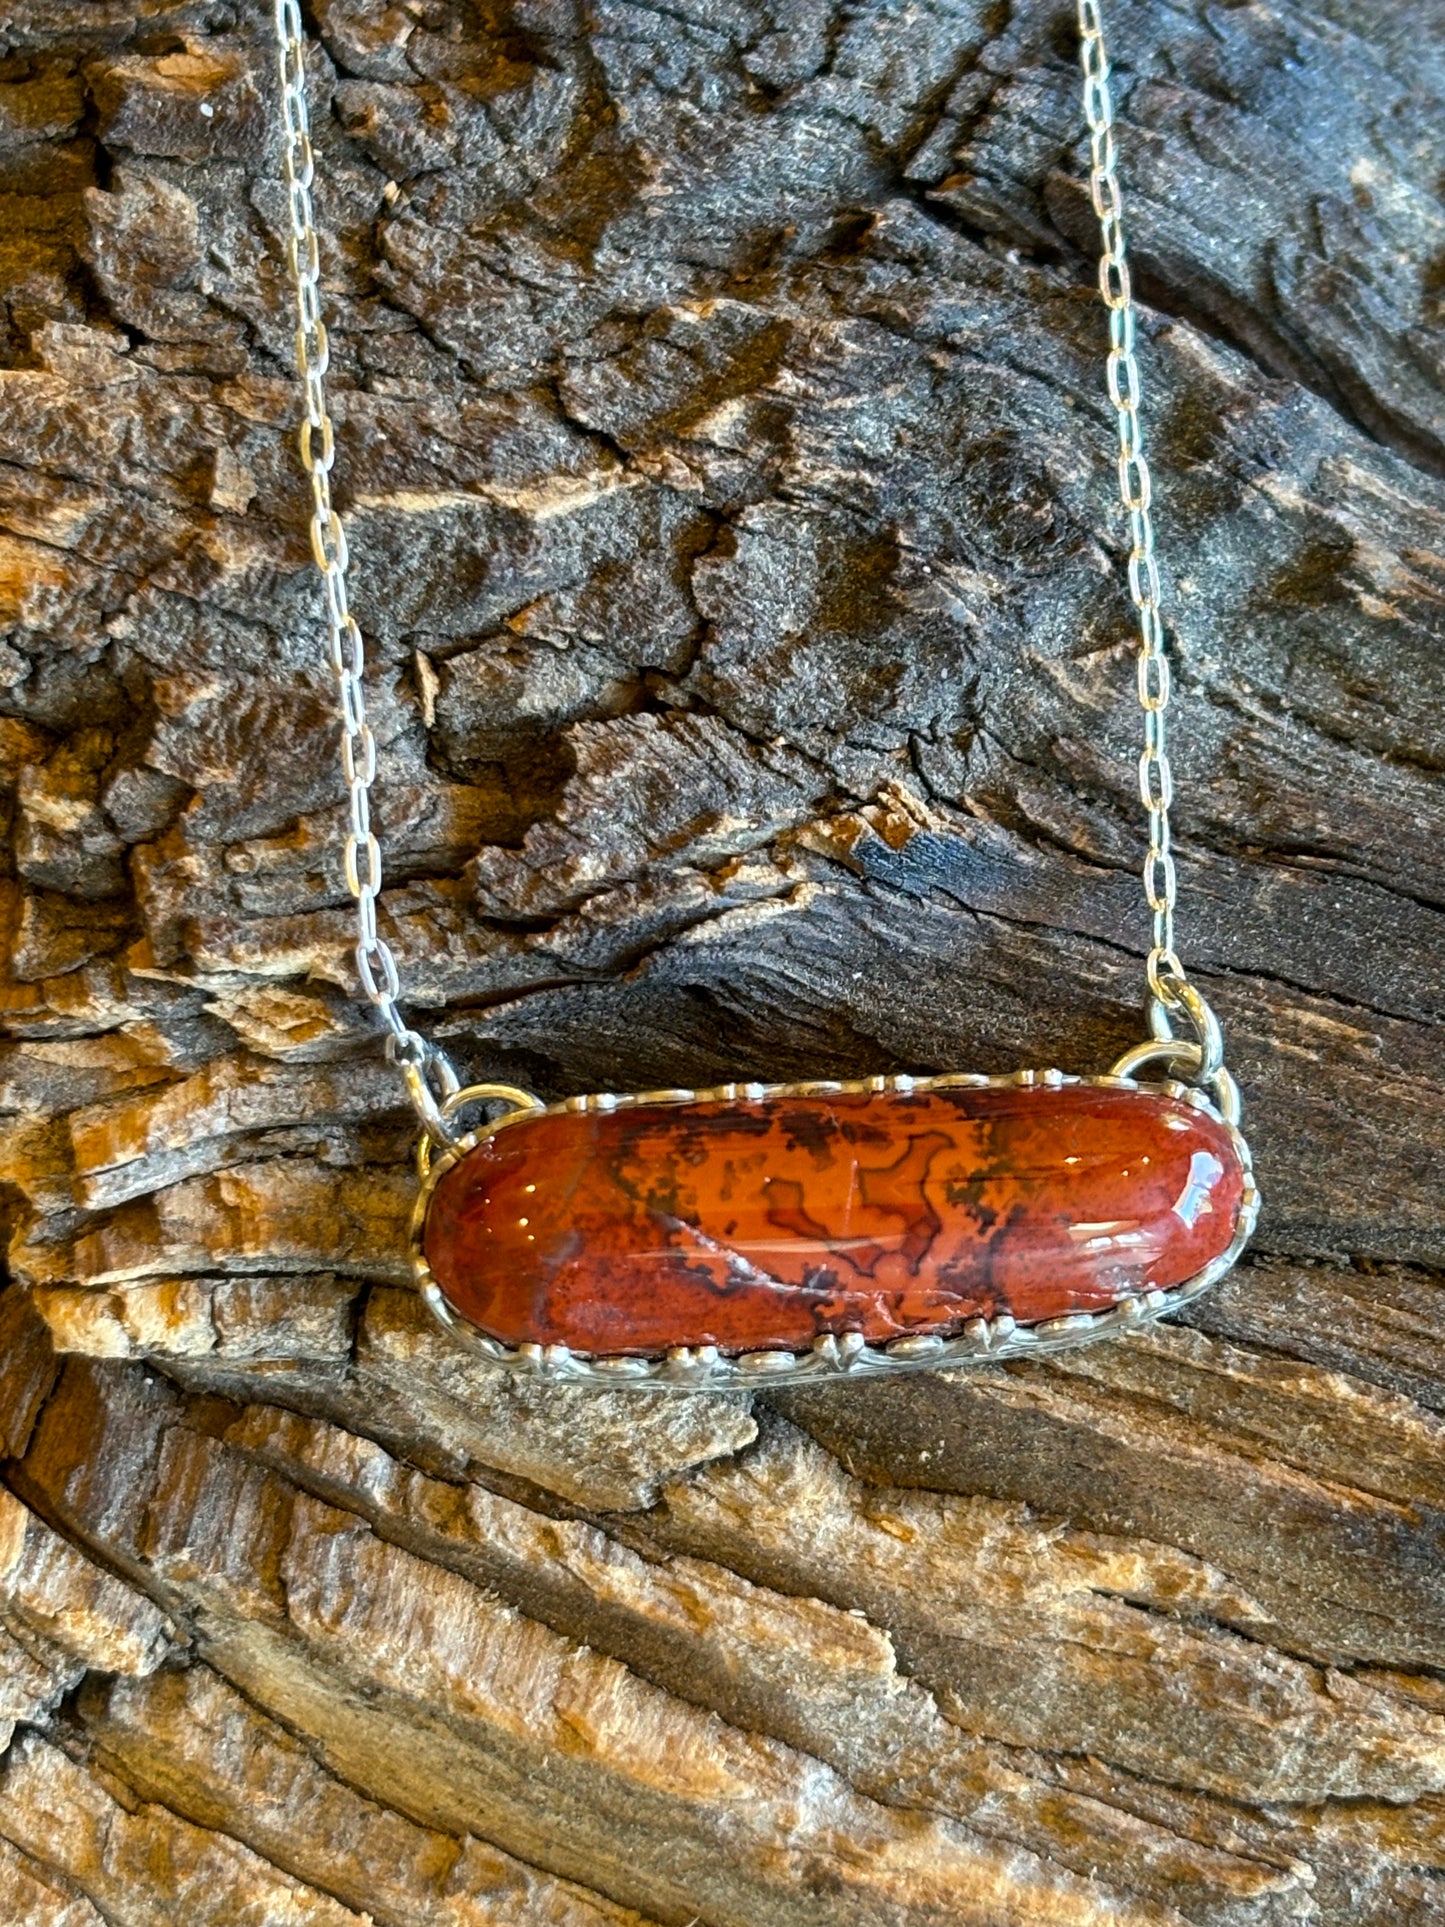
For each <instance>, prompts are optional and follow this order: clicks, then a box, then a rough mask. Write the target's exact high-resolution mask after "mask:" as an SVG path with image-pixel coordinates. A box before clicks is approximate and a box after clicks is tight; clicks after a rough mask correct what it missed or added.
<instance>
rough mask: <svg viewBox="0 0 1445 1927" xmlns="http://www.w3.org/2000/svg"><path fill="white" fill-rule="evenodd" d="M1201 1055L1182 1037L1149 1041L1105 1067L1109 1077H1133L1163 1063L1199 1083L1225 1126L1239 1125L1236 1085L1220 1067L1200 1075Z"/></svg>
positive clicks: (1194, 1046)
mask: <svg viewBox="0 0 1445 1927" xmlns="http://www.w3.org/2000/svg"><path fill="white" fill-rule="evenodd" d="M1203 1062H1204V1052H1203V1051H1202V1050H1201V1048H1200V1046H1199V1045H1198V1044H1191V1043H1188V1042H1186V1041H1185V1039H1184V1038H1182V1037H1181V1038H1167V1037H1165V1038H1150V1039H1148V1040H1147V1041H1146V1042H1145V1043H1142V1044H1135V1045H1134V1046H1133V1047H1132V1049H1130V1050H1126V1051H1125V1052H1124V1055H1123V1056H1122V1057H1120V1058H1117V1059H1116V1060H1115V1061H1114V1063H1112V1064H1111V1065H1110V1066H1109V1075H1110V1077H1127V1078H1131V1079H1132V1078H1135V1077H1137V1076H1138V1074H1139V1072H1140V1071H1141V1070H1144V1069H1146V1068H1147V1067H1148V1066H1149V1065H1150V1064H1166V1065H1168V1066H1170V1067H1171V1068H1172V1069H1174V1070H1179V1071H1183V1072H1185V1073H1187V1075H1188V1077H1189V1080H1190V1082H1191V1083H1195V1084H1202V1085H1204V1086H1205V1087H1206V1088H1207V1089H1208V1091H1209V1095H1210V1096H1211V1097H1212V1098H1213V1099H1214V1108H1215V1110H1217V1111H1218V1113H1219V1115H1220V1116H1221V1117H1222V1118H1223V1119H1224V1121H1225V1123H1226V1124H1230V1125H1233V1126H1234V1127H1235V1128H1236V1129H1237V1128H1238V1126H1239V1120H1240V1116H1241V1114H1242V1112H1243V1108H1244V1107H1243V1105H1242V1103H1241V1102H1240V1096H1239V1086H1238V1084H1236V1083H1235V1081H1234V1079H1233V1078H1232V1077H1231V1076H1230V1074H1229V1072H1228V1071H1227V1070H1226V1069H1225V1068H1224V1066H1223V1064H1220V1065H1218V1066H1217V1067H1216V1068H1215V1070H1214V1071H1213V1073H1212V1074H1211V1075H1210V1076H1208V1077H1205V1076H1203V1075H1202V1071H1203Z"/></svg>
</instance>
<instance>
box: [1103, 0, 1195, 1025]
mask: <svg viewBox="0 0 1445 1927" xmlns="http://www.w3.org/2000/svg"><path fill="white" fill-rule="evenodd" d="M1100 9H1101V0H1078V19H1079V62H1080V65H1081V66H1082V68H1083V73H1084V120H1085V122H1086V123H1087V126H1088V130H1089V196H1090V199H1091V200H1092V202H1093V206H1094V212H1095V214H1096V215H1097V216H1098V217H1099V238H1100V253H1099V294H1100V297H1101V299H1102V300H1103V303H1104V306H1105V307H1106V308H1107V309H1108V311H1109V359H1108V362H1107V364H1106V378H1107V381H1108V385H1109V400H1110V401H1111V402H1112V403H1113V405H1114V408H1115V411H1116V413H1117V415H1118V418H1119V499H1120V501H1121V502H1122V503H1123V506H1124V513H1125V515H1126V516H1127V517H1128V520H1129V542H1130V547H1129V600H1130V601H1131V602H1132V603H1133V605H1134V608H1135V610H1136V612H1137V613H1138V617H1139V647H1138V655H1137V658H1136V663H1137V672H1138V688H1139V705H1140V708H1141V709H1142V710H1143V712H1144V748H1143V750H1142V752H1141V753H1140V756H1139V800H1140V802H1141V803H1142V804H1143V805H1144V812H1145V815H1146V817H1147V819H1148V824H1149V849H1148V853H1147V855H1146V856H1145V858H1144V871H1143V880H1144V899H1145V901H1146V903H1147V904H1148V906H1149V911H1150V915H1151V917H1152V919H1153V940H1152V943H1151V945H1150V950H1149V961H1148V965H1147V972H1148V978H1149V990H1150V1004H1151V1011H1150V1015H1151V1020H1152V1022H1153V1024H1154V1027H1155V1029H1156V1032H1158V1034H1160V1035H1162V1036H1165V1037H1167V1036H1169V1035H1170V1034H1171V1032H1170V1024H1169V1015H1168V1014H1169V1012H1170V1011H1180V1010H1183V1011H1186V1012H1187V1013H1188V1015H1189V1016H1190V1018H1191V1019H1192V1020H1193V1021H1194V1024H1195V1028H1196V1030H1198V1029H1199V1028H1200V1023H1199V1017H1198V1015H1197V1012H1196V1009H1195V1006H1196V1005H1200V1006H1202V1005H1203V1000H1202V999H1201V998H1200V997H1199V994H1198V992H1197V991H1194V989H1193V986H1192V985H1189V984H1188V982H1187V979H1186V977H1185V972H1184V966H1183V964H1182V963H1181V962H1180V961H1179V956H1178V953H1177V951H1176V950H1175V948H1174V905H1175V901H1176V898H1177V896H1178V887H1179V886H1178V878H1177V875H1176V873H1175V868H1174V852H1173V846H1172V841H1171V837H1170V830H1169V806H1170V804H1171V803H1172V802H1173V800H1174V776H1173V772H1172V771H1171V769H1170V767H1169V745H1168V732H1167V729H1166V727H1165V716H1166V712H1167V710H1168V708H1169V658H1168V656H1167V655H1166V654H1165V653H1164V622H1163V618H1162V616H1161V614H1160V598H1159V565H1158V563H1157V562H1156V561H1155V559H1154V522H1153V517H1152V516H1151V514H1150V499H1151V494H1152V490H1151V487H1150V481H1149V464H1148V461H1147V460H1146V459H1145V455H1144V433H1143V429H1142V428H1141V426H1140V422H1139V400H1140V392H1141V384H1140V380H1139V363H1138V361H1137V360H1136V358H1135V354H1134V293H1133V287H1132V284H1131V281H1130V277H1129V263H1128V260H1127V259H1126V257H1125V250H1124V197H1123V194H1122V193H1121V191H1120V188H1119V175H1118V168H1117V162H1118V152H1117V146H1116V143H1115V140H1114V101H1113V96H1112V94H1111V93H1110V91H1109V55H1108V51H1107V49H1106V48H1105V45H1104V25H1103V18H1102V14H1101V10H1100ZM1187 992H1193V994H1192V995H1188V994H1186V993H1187ZM1203 1008H1204V1009H1205V1010H1207V1006H1204V1007H1203ZM1204 1041H1205V1040H1204V1038H1203V1037H1201V1038H1200V1043H1201V1045H1202V1044H1203V1043H1204ZM1211 1054H1213V1053H1212V1052H1211Z"/></svg>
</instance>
